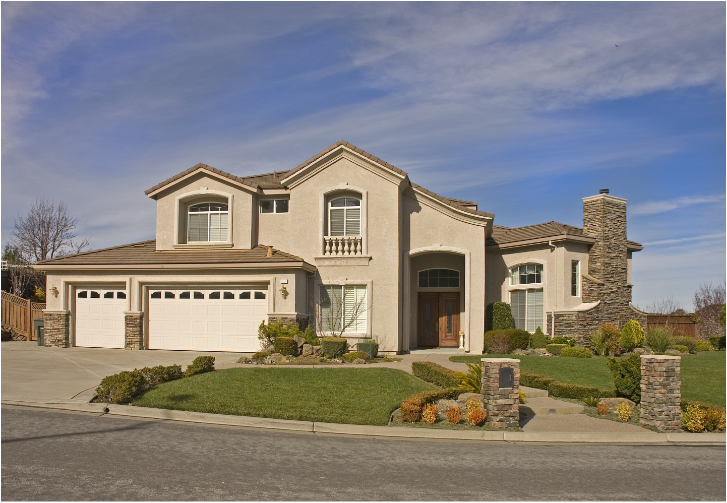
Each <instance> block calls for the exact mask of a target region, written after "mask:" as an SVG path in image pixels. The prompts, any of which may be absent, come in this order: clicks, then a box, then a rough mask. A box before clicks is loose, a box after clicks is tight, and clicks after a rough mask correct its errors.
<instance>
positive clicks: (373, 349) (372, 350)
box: [356, 341, 379, 359]
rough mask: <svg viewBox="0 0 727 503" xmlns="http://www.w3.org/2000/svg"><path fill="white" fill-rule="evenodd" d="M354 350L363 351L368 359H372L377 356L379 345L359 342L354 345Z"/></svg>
mask: <svg viewBox="0 0 727 503" xmlns="http://www.w3.org/2000/svg"><path fill="white" fill-rule="evenodd" d="M356 349H357V350H358V351H363V352H364V353H366V354H367V355H369V358H371V359H374V358H376V357H377V356H378V354H379V343H378V342H373V341H371V342H359V343H358V344H356Z"/></svg>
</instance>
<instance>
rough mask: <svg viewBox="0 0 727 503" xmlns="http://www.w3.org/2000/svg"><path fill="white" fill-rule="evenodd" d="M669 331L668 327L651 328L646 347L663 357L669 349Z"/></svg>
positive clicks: (647, 334) (648, 332)
mask: <svg viewBox="0 0 727 503" xmlns="http://www.w3.org/2000/svg"><path fill="white" fill-rule="evenodd" d="M670 344H671V341H670V340H669V329H668V328H666V327H654V328H650V329H649V330H647V332H646V345H647V346H649V347H650V348H651V350H652V351H653V352H654V353H656V354H657V355H663V354H664V353H666V350H667V349H669V345H670Z"/></svg>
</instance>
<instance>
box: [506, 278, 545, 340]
mask: <svg viewBox="0 0 727 503" xmlns="http://www.w3.org/2000/svg"><path fill="white" fill-rule="evenodd" d="M538 292H539V293H540V316H539V317H538V316H537V309H538V306H537V305H535V302H536V301H537V295H538ZM509 293H510V299H509V300H510V307H511V309H512V311H513V313H512V317H513V322H514V323H515V328H518V329H520V330H525V331H527V332H530V333H533V332H535V330H536V329H537V327H540V329H541V330H543V332H545V328H544V325H546V322H544V321H543V318H544V315H545V312H546V311H545V288H544V287H542V286H541V287H540V288H517V289H513V290H510V292H509ZM523 294H524V297H525V299H524V303H523V304H522V305H523V307H524V309H525V313H524V322H525V326H524V327H518V326H517V325H518V320H519V319H520V316H519V313H516V312H515V308H514V307H513V295H523ZM531 295H535V296H536V299H535V301H534V302H533V307H534V309H535V310H536V312H535V313H534V314H533V316H530V315H531V313H530V296H531ZM519 306H520V303H519V302H518V306H517V307H519ZM530 321H533V323H534V326H533V327H530V328H532V330H528V328H529V327H528V322H530Z"/></svg>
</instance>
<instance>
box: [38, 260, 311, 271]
mask: <svg viewBox="0 0 727 503" xmlns="http://www.w3.org/2000/svg"><path fill="white" fill-rule="evenodd" d="M33 268H34V269H36V270H38V271H98V270H105V271H116V270H119V271H122V270H123V271H128V270H135V269H139V270H149V269H160V270H165V271H167V270H175V269H176V270H193V269H198V270H210V269H303V270H305V271H308V272H315V271H316V268H315V267H314V266H312V265H311V264H309V263H307V262H305V261H298V260H291V261H286V262H265V261H261V262H229V263H218V264H200V263H195V264H48V265H42V266H41V267H38V266H37V264H36V265H33Z"/></svg>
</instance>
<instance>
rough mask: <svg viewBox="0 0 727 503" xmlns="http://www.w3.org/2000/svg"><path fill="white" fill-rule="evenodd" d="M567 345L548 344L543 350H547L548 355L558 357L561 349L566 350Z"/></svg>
mask: <svg viewBox="0 0 727 503" xmlns="http://www.w3.org/2000/svg"><path fill="white" fill-rule="evenodd" d="M568 347H570V346H568V344H548V345H547V346H545V349H547V350H548V353H552V354H554V355H555V356H558V355H560V352H561V351H562V350H563V348H568Z"/></svg>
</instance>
